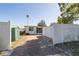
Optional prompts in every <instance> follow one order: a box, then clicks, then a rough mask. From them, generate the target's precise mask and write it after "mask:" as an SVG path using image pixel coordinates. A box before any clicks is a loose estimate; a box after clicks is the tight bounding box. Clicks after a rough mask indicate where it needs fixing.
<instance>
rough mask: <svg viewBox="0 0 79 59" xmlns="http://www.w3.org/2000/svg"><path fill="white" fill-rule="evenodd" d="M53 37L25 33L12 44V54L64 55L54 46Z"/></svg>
mask: <svg viewBox="0 0 79 59" xmlns="http://www.w3.org/2000/svg"><path fill="white" fill-rule="evenodd" d="M52 44H53V41H52V39H50V38H48V37H45V36H41V35H25V36H22V37H21V39H19V40H17V41H15V42H14V43H13V44H12V48H13V50H14V52H13V53H12V54H11V55H10V56H64V53H62V52H61V51H59V50H58V49H56V48H54V47H53V45H52Z"/></svg>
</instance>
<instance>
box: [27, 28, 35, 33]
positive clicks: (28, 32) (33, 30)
mask: <svg viewBox="0 0 79 59" xmlns="http://www.w3.org/2000/svg"><path fill="white" fill-rule="evenodd" d="M26 33H29V34H36V27H33V31H29V27H26Z"/></svg>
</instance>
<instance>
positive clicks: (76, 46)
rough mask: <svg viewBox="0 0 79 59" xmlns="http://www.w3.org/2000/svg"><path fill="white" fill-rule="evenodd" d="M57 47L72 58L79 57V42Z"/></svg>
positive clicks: (62, 44)
mask: <svg viewBox="0 0 79 59" xmlns="http://www.w3.org/2000/svg"><path fill="white" fill-rule="evenodd" d="M55 46H56V47H58V48H60V49H62V50H63V51H64V52H67V53H69V54H71V55H72V56H79V41H72V42H64V43H59V44H56V45H55Z"/></svg>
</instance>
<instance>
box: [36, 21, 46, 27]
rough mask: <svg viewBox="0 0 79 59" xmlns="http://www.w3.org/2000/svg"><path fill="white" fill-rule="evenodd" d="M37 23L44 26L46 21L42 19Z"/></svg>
mask: <svg viewBox="0 0 79 59" xmlns="http://www.w3.org/2000/svg"><path fill="white" fill-rule="evenodd" d="M37 25H38V26H46V23H45V21H44V20H41V21H40V22H39V23H38V24H37Z"/></svg>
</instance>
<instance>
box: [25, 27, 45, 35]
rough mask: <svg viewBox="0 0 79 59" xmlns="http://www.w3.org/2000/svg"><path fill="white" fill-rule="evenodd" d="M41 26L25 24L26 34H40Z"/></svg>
mask: <svg viewBox="0 0 79 59" xmlns="http://www.w3.org/2000/svg"><path fill="white" fill-rule="evenodd" d="M43 28H44V27H42V26H25V33H26V34H42V32H43Z"/></svg>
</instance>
